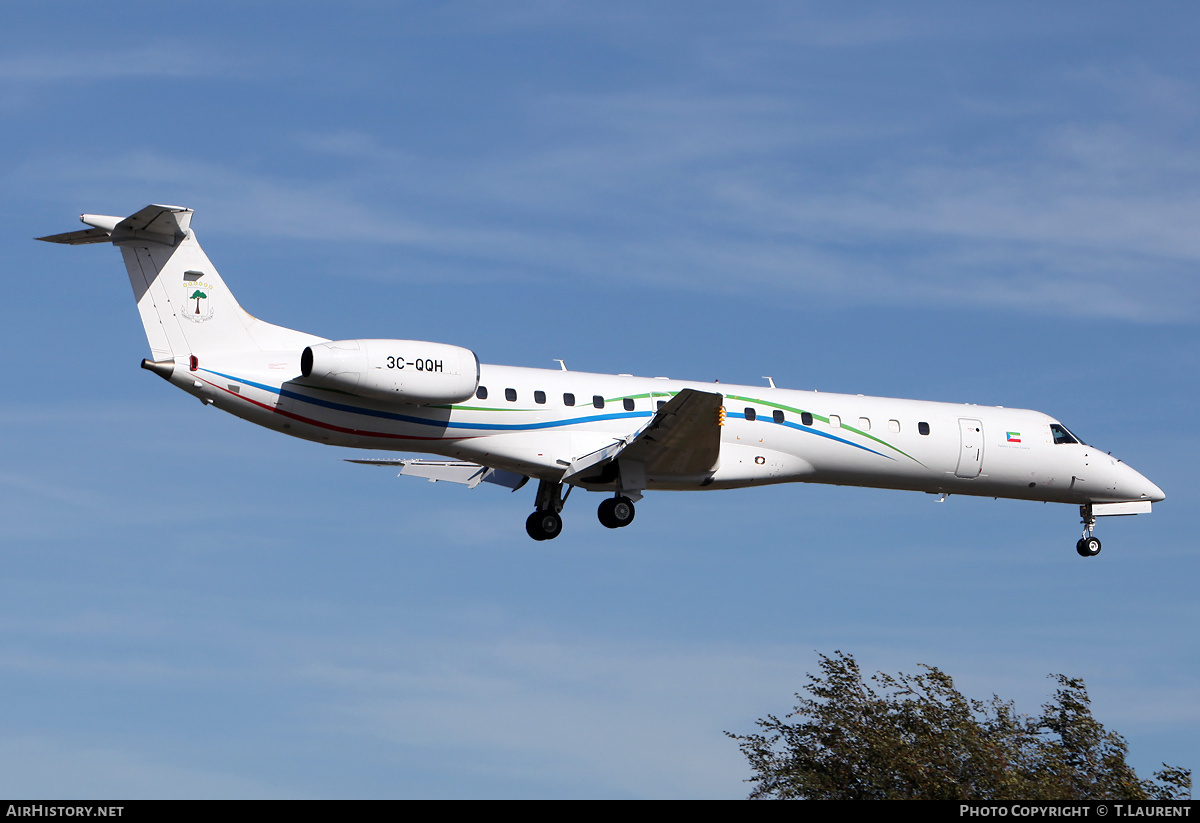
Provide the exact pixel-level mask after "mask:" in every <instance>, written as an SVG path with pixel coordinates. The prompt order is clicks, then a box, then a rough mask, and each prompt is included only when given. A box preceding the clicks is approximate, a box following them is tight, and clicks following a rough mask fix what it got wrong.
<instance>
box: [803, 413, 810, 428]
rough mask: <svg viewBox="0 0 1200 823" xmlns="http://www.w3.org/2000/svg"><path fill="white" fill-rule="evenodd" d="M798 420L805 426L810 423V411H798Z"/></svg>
mask: <svg viewBox="0 0 1200 823" xmlns="http://www.w3.org/2000/svg"><path fill="white" fill-rule="evenodd" d="M800 422H801V423H803V424H804V425H805V426H811V425H812V412H800Z"/></svg>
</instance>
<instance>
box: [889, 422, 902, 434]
mask: <svg viewBox="0 0 1200 823" xmlns="http://www.w3.org/2000/svg"><path fill="white" fill-rule="evenodd" d="M888 431H890V432H891V433H892V434H899V433H900V421H899V420H889V421H888Z"/></svg>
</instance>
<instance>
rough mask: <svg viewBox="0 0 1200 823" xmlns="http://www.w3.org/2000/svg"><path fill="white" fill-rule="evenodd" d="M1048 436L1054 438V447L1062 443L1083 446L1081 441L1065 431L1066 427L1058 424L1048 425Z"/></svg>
mask: <svg viewBox="0 0 1200 823" xmlns="http://www.w3.org/2000/svg"><path fill="white" fill-rule="evenodd" d="M1050 434H1051V435H1053V436H1054V445H1056V446H1058V445H1060V444H1062V443H1079V444H1080V445H1083V441H1082V440H1080V439H1079V438H1078V437H1076V436H1075V435H1073V434H1071V433H1070V432H1069V431H1067V427H1066V426H1062V425H1060V424H1058V423H1051V424H1050Z"/></svg>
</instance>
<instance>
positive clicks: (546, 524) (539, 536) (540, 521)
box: [525, 511, 562, 540]
mask: <svg viewBox="0 0 1200 823" xmlns="http://www.w3.org/2000/svg"><path fill="white" fill-rule="evenodd" d="M525 531H526V532H527V533H528V534H529V536H530V537H532V538H533V539H534V540H553V539H554V538H556V537H558V536H559V535H560V534H562V518H561V517H559V516H558V515H557V514H556V513H554V512H552V511H541V512H534V513H533V514H531V515H529V517H528V518H526V520H525Z"/></svg>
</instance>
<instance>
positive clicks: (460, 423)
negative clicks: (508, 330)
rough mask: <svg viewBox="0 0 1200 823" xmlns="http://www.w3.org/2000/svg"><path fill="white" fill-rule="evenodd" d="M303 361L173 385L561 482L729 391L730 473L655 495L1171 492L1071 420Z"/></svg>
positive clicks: (769, 393)
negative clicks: (405, 396)
mask: <svg viewBox="0 0 1200 823" xmlns="http://www.w3.org/2000/svg"><path fill="white" fill-rule="evenodd" d="M299 354H300V353H299V351H294V350H293V351H287V352H274V353H272V352H266V353H263V352H254V353H244V354H229V355H219V354H214V355H209V356H207V357H205V358H203V360H202V362H199V363H198V364H197V368H196V369H195V370H194V371H193V370H190V369H189V367H188V365H187V364H186V363H181V364H178V365H176V366H175V370H174V373H173V374H172V375H171V377H170V379H171V380H172V382H174V383H176V384H177V385H179V386H180V387H181V388H184V389H185V390H187V391H189V392H191V393H192V394H195V395H197V396H198V397H200V398H201V399H203V400H205V401H206V402H211V403H213V404H214V405H216V406H217V407H218V408H221V409H223V410H225V411H228V412H230V413H232V414H235V415H237V416H239V417H242V418H245V419H247V420H250V421H253V422H255V423H258V424H260V425H263V426H266V427H268V428H272V429H275V430H278V431H282V432H285V433H287V434H290V435H294V436H296V437H303V438H305V439H308V440H315V441H319V442H324V443H329V444H332V445H338V446H347V447H351V448H363V449H387V450H393V451H406V452H423V453H429V454H437V455H442V456H445V457H450V458H455V459H459V460H465V461H471V462H475V463H479V464H481V465H484V466H489V467H492V468H498V469H505V470H509V471H513V472H517V473H520V474H524V475H527V476H530V477H535V478H540V479H544V480H549V481H556V480H558V479H559V478H561V477H562V475H563V471H564V468H565V467H566V466H568V465H569V464H570V463H571V462H572V461H573V460H575V459H577V458H579V457H580V456H582V455H586V454H589V453H591V452H594V451H596V450H597V449H601V448H604V447H606V446H609V445H611V444H613V443H614V442H616V441H619V440H621V439H624V438H629V437H630V436H632V435H633V434H634V433H636V432H637V431H638V430H639V429H640V428H641V427H643V426H644V425H645V424H646V423H647V422H648V421H649V420H650V419H651V418H652V417H653V416H654V413H655V411H656V409H657V408H659V407H660V405H661V404H662V403H665V402H666V401H667V400H669V399H670V398H671V397H673V396H674V395H675V394H676V393H677V392H679V391H680V390H682V389H685V388H690V389H696V390H699V391H703V392H718V393H720V394H722V395H724V408H725V412H726V414H725V420H724V425H723V427H722V428H721V446H720V459H719V462H718V465H717V466H716V467H715V469H714V470H713V471H712V472H709V473H706V474H705V475H703V476H696V477H689V478H680V477H678V476H673V477H669V478H656V477H654V476H653V475H649V476H647V477H646V478H645V480H646V482H645V485H644V488H646V489H649V490H654V489H678V490H683V489H701V488H708V489H722V488H739V487H745V486H754V485H764V484H770V483H787V482H809V483H831V484H839V485H851V486H870V487H875V488H889V489H909V490H915V491H924V492H931V493H946V494H968V495H982V496H988V497H1005V498H1018V499H1026V500H1042V501H1053V502H1061V503H1076V504H1084V503H1109V502H1121V501H1157V500H1161V499H1163V497H1164V495H1163V493H1162V491H1161V490H1160V489H1159V488H1158V487H1157V486H1155V485H1154V484H1153V483H1152V482H1150V481H1149V480H1147V479H1146V478H1145V477H1143V476H1142V475H1141V474H1139V473H1138V472H1137V471H1135V470H1134V469H1132V468H1130V467H1129V466H1127V465H1125V464H1124V463H1122V462H1120V461H1119V460H1116V459H1115V458H1113V457H1110V456H1109V455H1107V454H1105V453H1104V452H1102V451H1099V450H1097V449H1095V448H1092V447H1091V446H1087V445H1084V444H1082V443H1078V442H1056V439H1055V435H1054V431H1053V430H1052V428H1051V427H1052V426H1055V427H1058V428H1059V429H1060V430H1061V426H1060V424H1058V421H1056V420H1054V419H1053V418H1051V417H1049V416H1048V415H1045V414H1042V413H1041V412H1036V411H1029V410H1026V409H1008V408H1002V407H997V406H975V405H961V404H954V403H940V402H931V401H920V400H900V399H894V398H886V397H865V396H862V395H846V394H827V393H824V392H812V391H792V390H789V389H778V388H769V387H760V386H737V385H729V384H723V383H695V382H688V381H682V380H669V379H665V378H646V377H633V376H628V375H607V374H590V373H586V372H574V371H565V370H548V369H530V368H520V367H514V366H490V365H481V366H480V370H479V385H480V388H481V392H480V394H483V391H482V390H486V397H479V396H477V398H476V399H472V400H468V401H466V402H463V403H459V404H453V405H447V406H418V405H408V404H402V403H396V402H392V401H386V400H373V399H369V398H364V397H360V396H356V395H352V394H348V393H344V392H339V391H331V390H328V389H325V388H320V387H317V386H314V385H311V384H309V383H307V381H305V379H304V378H302V377H299V376H298V375H299V374H300V367H299ZM1060 439H1061V438H1060ZM579 485H581V486H583V487H585V488H591V489H611V488H613V483H612V482H604V481H601V482H583V483H580V484H579Z"/></svg>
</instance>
